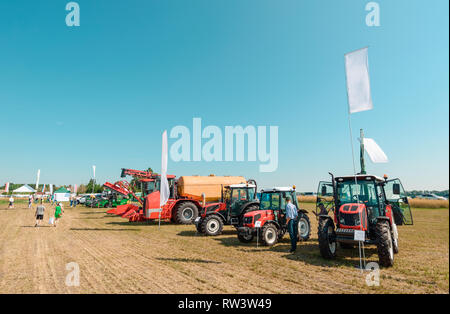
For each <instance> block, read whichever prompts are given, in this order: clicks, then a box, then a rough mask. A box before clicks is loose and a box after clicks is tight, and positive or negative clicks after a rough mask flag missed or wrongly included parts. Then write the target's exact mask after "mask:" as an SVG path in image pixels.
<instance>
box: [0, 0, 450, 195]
mask: <svg viewBox="0 0 450 314" xmlns="http://www.w3.org/2000/svg"><path fill="white" fill-rule="evenodd" d="M67 2H69V1H64V0H58V1H56V0H55V1H50V0H48V1H25V0H15V1H1V2H0V48H1V49H0V108H1V113H0V141H1V143H2V153H1V155H0V185H3V183H4V182H6V181H10V182H33V181H34V180H35V175H36V172H37V169H41V182H42V183H56V184H73V183H78V184H79V183H84V182H87V181H88V180H89V178H90V177H91V175H92V171H91V165H93V164H95V165H96V166H97V178H98V180H99V181H105V180H108V181H114V180H117V179H119V174H120V168H122V167H127V168H135V169H144V168H146V167H148V166H151V167H153V168H154V169H155V170H156V171H159V170H160V165H161V161H160V158H161V157H160V154H161V133H162V131H163V130H165V129H167V130H168V131H170V129H171V128H173V127H174V126H176V125H185V126H187V127H189V128H190V129H191V131H192V118H193V117H200V118H202V123H203V125H204V126H206V125H216V126H218V127H220V128H222V129H224V127H225V126H227V125H229V126H235V125H242V126H246V125H254V126H258V125H266V126H269V125H275V126H279V166H278V170H277V171H276V172H273V173H259V171H258V165H259V163H258V162H179V163H175V162H173V161H170V160H169V172H170V173H173V174H176V175H191V174H199V175H207V174H210V173H215V174H217V175H244V176H245V177H248V178H255V179H256V180H257V181H258V182H259V183H260V185H261V186H265V187H268V186H274V185H277V186H280V185H291V184H296V185H297V187H298V190H300V191H312V190H315V189H316V187H317V183H318V181H319V180H323V179H328V174H327V173H328V171H332V172H334V173H335V174H349V173H351V172H352V161H351V147H350V142H349V131H348V124H347V99H346V88H345V72H344V54H345V53H346V52H349V51H352V50H355V49H358V48H361V47H364V46H369V47H370V48H369V68H370V69H369V72H370V79H371V88H372V98H373V103H374V110H372V111H367V112H362V113H357V114H354V115H352V124H353V132H354V135H355V136H354V137H355V138H354V144H355V146H356V137H357V134H358V130H359V128H361V127H362V128H364V130H365V133H366V136H367V137H371V138H374V139H375V140H376V141H377V142H378V144H379V145H380V146H381V147H382V148H383V149H384V151H385V152H386V154H387V155H388V157H389V159H390V162H389V163H388V164H377V165H374V164H372V163H371V162H370V161H368V162H367V168H368V171H369V172H372V173H375V174H378V175H383V174H384V173H387V174H388V175H389V176H390V177H400V178H401V179H402V181H403V183H404V185H405V188H406V189H409V190H411V189H447V188H448V182H449V168H448V162H449V147H448V142H449V121H448V115H449V91H448V85H449V72H448V69H449V64H448V60H449V49H448V48H449V42H448V37H449V34H448V26H449V24H448V22H449V21H448V11H449V8H448V5H449V4H448V1H445V0H435V1H418V0H415V1H411V0H408V1H401V0H396V1H386V0H383V1H381V0H380V1H377V2H378V3H379V4H380V20H381V26H380V27H367V26H366V24H365V17H366V14H367V12H366V11H365V9H364V8H365V5H366V3H367V2H369V1H359V0H349V1H332V0H329V1H325V0H321V1H319V0H318V1H312V0H310V1H300V0H283V1H267V0H246V1H242V0H239V1H238V0H226V1H225V0H191V1H183V0H166V1H156V0H155V1H137V0H136V1H106V0H95V1H93V0H89V1H87V0H80V1H77V2H78V3H79V5H80V9H81V26H80V27H72V28H69V27H67V26H66V24H65V16H66V14H67V12H66V11H65V5H66V4H67ZM173 141H174V140H169V145H170V144H172V143H173Z"/></svg>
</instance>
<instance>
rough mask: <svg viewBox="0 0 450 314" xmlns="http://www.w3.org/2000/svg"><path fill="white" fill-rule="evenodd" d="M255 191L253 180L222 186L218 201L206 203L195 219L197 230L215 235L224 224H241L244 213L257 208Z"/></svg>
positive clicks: (219, 232)
mask: <svg viewBox="0 0 450 314" xmlns="http://www.w3.org/2000/svg"><path fill="white" fill-rule="evenodd" d="M256 191H257V188H256V181H255V180H248V181H247V183H240V184H231V185H228V186H225V187H223V186H222V197H221V200H220V202H218V203H209V204H207V205H206V206H205V207H203V208H202V211H201V214H200V216H199V217H197V219H195V226H196V228H197V231H198V232H200V233H203V234H205V235H209V236H215V235H219V234H221V233H222V230H223V226H224V225H233V226H235V227H236V228H237V227H238V226H241V225H242V219H243V217H244V215H245V214H246V213H248V212H251V211H253V210H257V209H259V201H258V199H257V197H256Z"/></svg>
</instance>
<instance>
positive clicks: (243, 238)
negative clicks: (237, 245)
mask: <svg viewBox="0 0 450 314" xmlns="http://www.w3.org/2000/svg"><path fill="white" fill-rule="evenodd" d="M237 236H238V239H239V241H240V242H242V243H250V242H252V241H253V235H252V234H246V235H244V234H242V233H239V232H238V235H237Z"/></svg>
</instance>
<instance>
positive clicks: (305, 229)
mask: <svg viewBox="0 0 450 314" xmlns="http://www.w3.org/2000/svg"><path fill="white" fill-rule="evenodd" d="M310 236H311V223H310V222H309V217H308V216H307V215H306V214H305V213H302V212H300V213H299V214H298V240H299V241H308V239H309V237H310Z"/></svg>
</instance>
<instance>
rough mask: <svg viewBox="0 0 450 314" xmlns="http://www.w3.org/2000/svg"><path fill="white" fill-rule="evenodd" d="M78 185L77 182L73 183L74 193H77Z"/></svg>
mask: <svg viewBox="0 0 450 314" xmlns="http://www.w3.org/2000/svg"><path fill="white" fill-rule="evenodd" d="M77 191H78V186H77V185H76V184H74V185H73V193H75V194H77Z"/></svg>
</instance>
